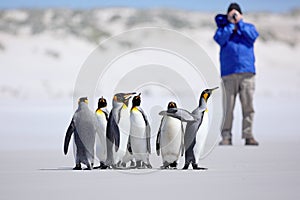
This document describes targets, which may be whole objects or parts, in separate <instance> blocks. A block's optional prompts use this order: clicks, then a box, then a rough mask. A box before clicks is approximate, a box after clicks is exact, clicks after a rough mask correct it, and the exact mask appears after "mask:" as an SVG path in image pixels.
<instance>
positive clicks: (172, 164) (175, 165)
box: [170, 161, 177, 169]
mask: <svg viewBox="0 0 300 200" xmlns="http://www.w3.org/2000/svg"><path fill="white" fill-rule="evenodd" d="M170 167H171V169H177V162H176V161H174V162H172V163H171V164H170Z"/></svg>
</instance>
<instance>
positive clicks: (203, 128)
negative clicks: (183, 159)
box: [194, 112, 209, 163]
mask: <svg viewBox="0 0 300 200" xmlns="http://www.w3.org/2000/svg"><path fill="white" fill-rule="evenodd" d="M208 126H209V119H208V112H205V113H204V116H203V120H202V123H201V125H200V127H199V129H198V132H197V134H196V144H195V147H194V155H195V159H196V163H198V161H199V159H200V158H201V157H202V156H203V150H204V147H205V143H206V138H207V135H208Z"/></svg>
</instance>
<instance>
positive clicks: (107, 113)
mask: <svg viewBox="0 0 300 200" xmlns="http://www.w3.org/2000/svg"><path fill="white" fill-rule="evenodd" d="M102 111H103V112H104V114H105V118H106V121H108V116H109V112H108V110H107V109H102Z"/></svg>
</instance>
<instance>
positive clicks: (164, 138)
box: [156, 102, 194, 169]
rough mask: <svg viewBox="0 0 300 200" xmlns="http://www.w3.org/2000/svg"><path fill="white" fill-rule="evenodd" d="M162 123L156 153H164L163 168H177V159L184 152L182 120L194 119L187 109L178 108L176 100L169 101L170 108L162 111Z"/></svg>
mask: <svg viewBox="0 0 300 200" xmlns="http://www.w3.org/2000/svg"><path fill="white" fill-rule="evenodd" d="M159 115H163V118H162V120H161V124H160V127H159V130H158V134H157V138H156V153H157V155H158V156H159V155H160V153H161V155H162V161H163V166H162V167H161V168H162V169H168V168H172V169H176V168H177V161H178V159H179V157H180V155H181V156H183V152H184V143H183V134H184V129H183V124H182V121H194V118H193V116H192V115H191V114H190V113H189V112H188V111H186V110H183V109H178V108H177V105H176V103H175V102H169V104H168V110H167V111H162V112H160V113H159Z"/></svg>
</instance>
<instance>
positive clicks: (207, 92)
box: [200, 87, 219, 103]
mask: <svg viewBox="0 0 300 200" xmlns="http://www.w3.org/2000/svg"><path fill="white" fill-rule="evenodd" d="M218 88H219V87H215V88H212V89H205V90H203V92H202V93H201V96H200V103H201V99H204V100H205V102H207V100H208V98H209V97H210V95H211V94H212V92H213V91H214V90H216V89H218Z"/></svg>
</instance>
